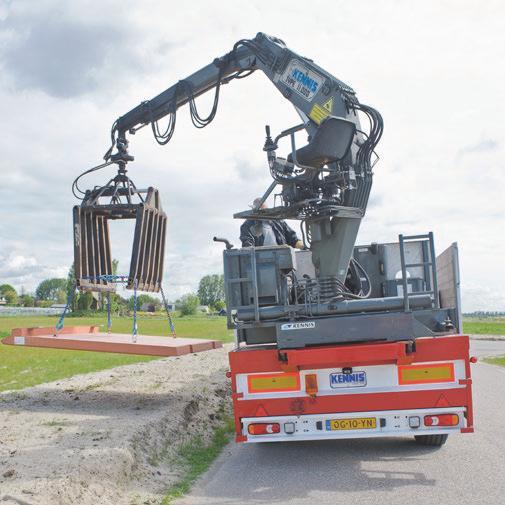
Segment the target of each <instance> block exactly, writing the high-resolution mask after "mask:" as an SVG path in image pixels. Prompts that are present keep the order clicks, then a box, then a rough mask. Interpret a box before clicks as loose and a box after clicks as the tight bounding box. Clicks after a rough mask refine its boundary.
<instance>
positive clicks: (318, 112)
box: [309, 97, 333, 124]
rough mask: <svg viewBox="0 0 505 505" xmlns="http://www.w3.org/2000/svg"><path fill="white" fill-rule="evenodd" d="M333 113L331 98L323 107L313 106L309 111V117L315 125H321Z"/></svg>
mask: <svg viewBox="0 0 505 505" xmlns="http://www.w3.org/2000/svg"><path fill="white" fill-rule="evenodd" d="M332 111H333V97H331V98H330V99H329V100H327V101H326V102H325V103H323V105H319V104H318V103H316V104H314V107H312V110H311V111H310V114H309V117H310V119H312V121H314V122H316V123H317V124H321V123H322V122H323V120H324V119H326V118H327V117H328V116H329V115H330V114H331V113H332Z"/></svg>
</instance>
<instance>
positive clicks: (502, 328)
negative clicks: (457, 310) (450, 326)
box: [463, 317, 505, 335]
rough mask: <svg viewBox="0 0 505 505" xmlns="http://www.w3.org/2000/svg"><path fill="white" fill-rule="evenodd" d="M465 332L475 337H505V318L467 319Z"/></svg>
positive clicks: (464, 327) (464, 322)
mask: <svg viewBox="0 0 505 505" xmlns="http://www.w3.org/2000/svg"><path fill="white" fill-rule="evenodd" d="M463 332H464V333H470V334H472V333H473V334H475V335H505V318H503V317H495V318H485V319H477V318H467V319H464V320H463Z"/></svg>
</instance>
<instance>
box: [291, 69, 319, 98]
mask: <svg viewBox="0 0 505 505" xmlns="http://www.w3.org/2000/svg"><path fill="white" fill-rule="evenodd" d="M291 75H292V77H293V79H295V81H298V82H299V83H300V84H303V85H304V86H305V87H306V88H308V89H310V91H311V92H312V93H316V92H317V88H318V86H319V83H318V82H317V81H315V80H314V79H311V78H310V77H309V76H308V75H307V74H306V73H304V72H302V71H301V70H298V69H297V68H294V69H293V72H292V73H291Z"/></svg>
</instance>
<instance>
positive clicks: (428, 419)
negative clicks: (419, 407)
mask: <svg viewBox="0 0 505 505" xmlns="http://www.w3.org/2000/svg"><path fill="white" fill-rule="evenodd" d="M458 424H459V416H458V414H439V415H437V416H424V425H425V426H456V425H458Z"/></svg>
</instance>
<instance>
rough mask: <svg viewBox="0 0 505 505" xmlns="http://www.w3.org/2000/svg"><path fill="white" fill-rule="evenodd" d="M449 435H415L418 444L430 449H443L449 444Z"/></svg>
mask: <svg viewBox="0 0 505 505" xmlns="http://www.w3.org/2000/svg"><path fill="white" fill-rule="evenodd" d="M448 436H449V435H447V434H445V435H415V436H414V438H415V439H416V442H417V443H418V444H421V445H428V446H430V447H441V446H442V445H444V444H445V443H446V442H447V437H448Z"/></svg>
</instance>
